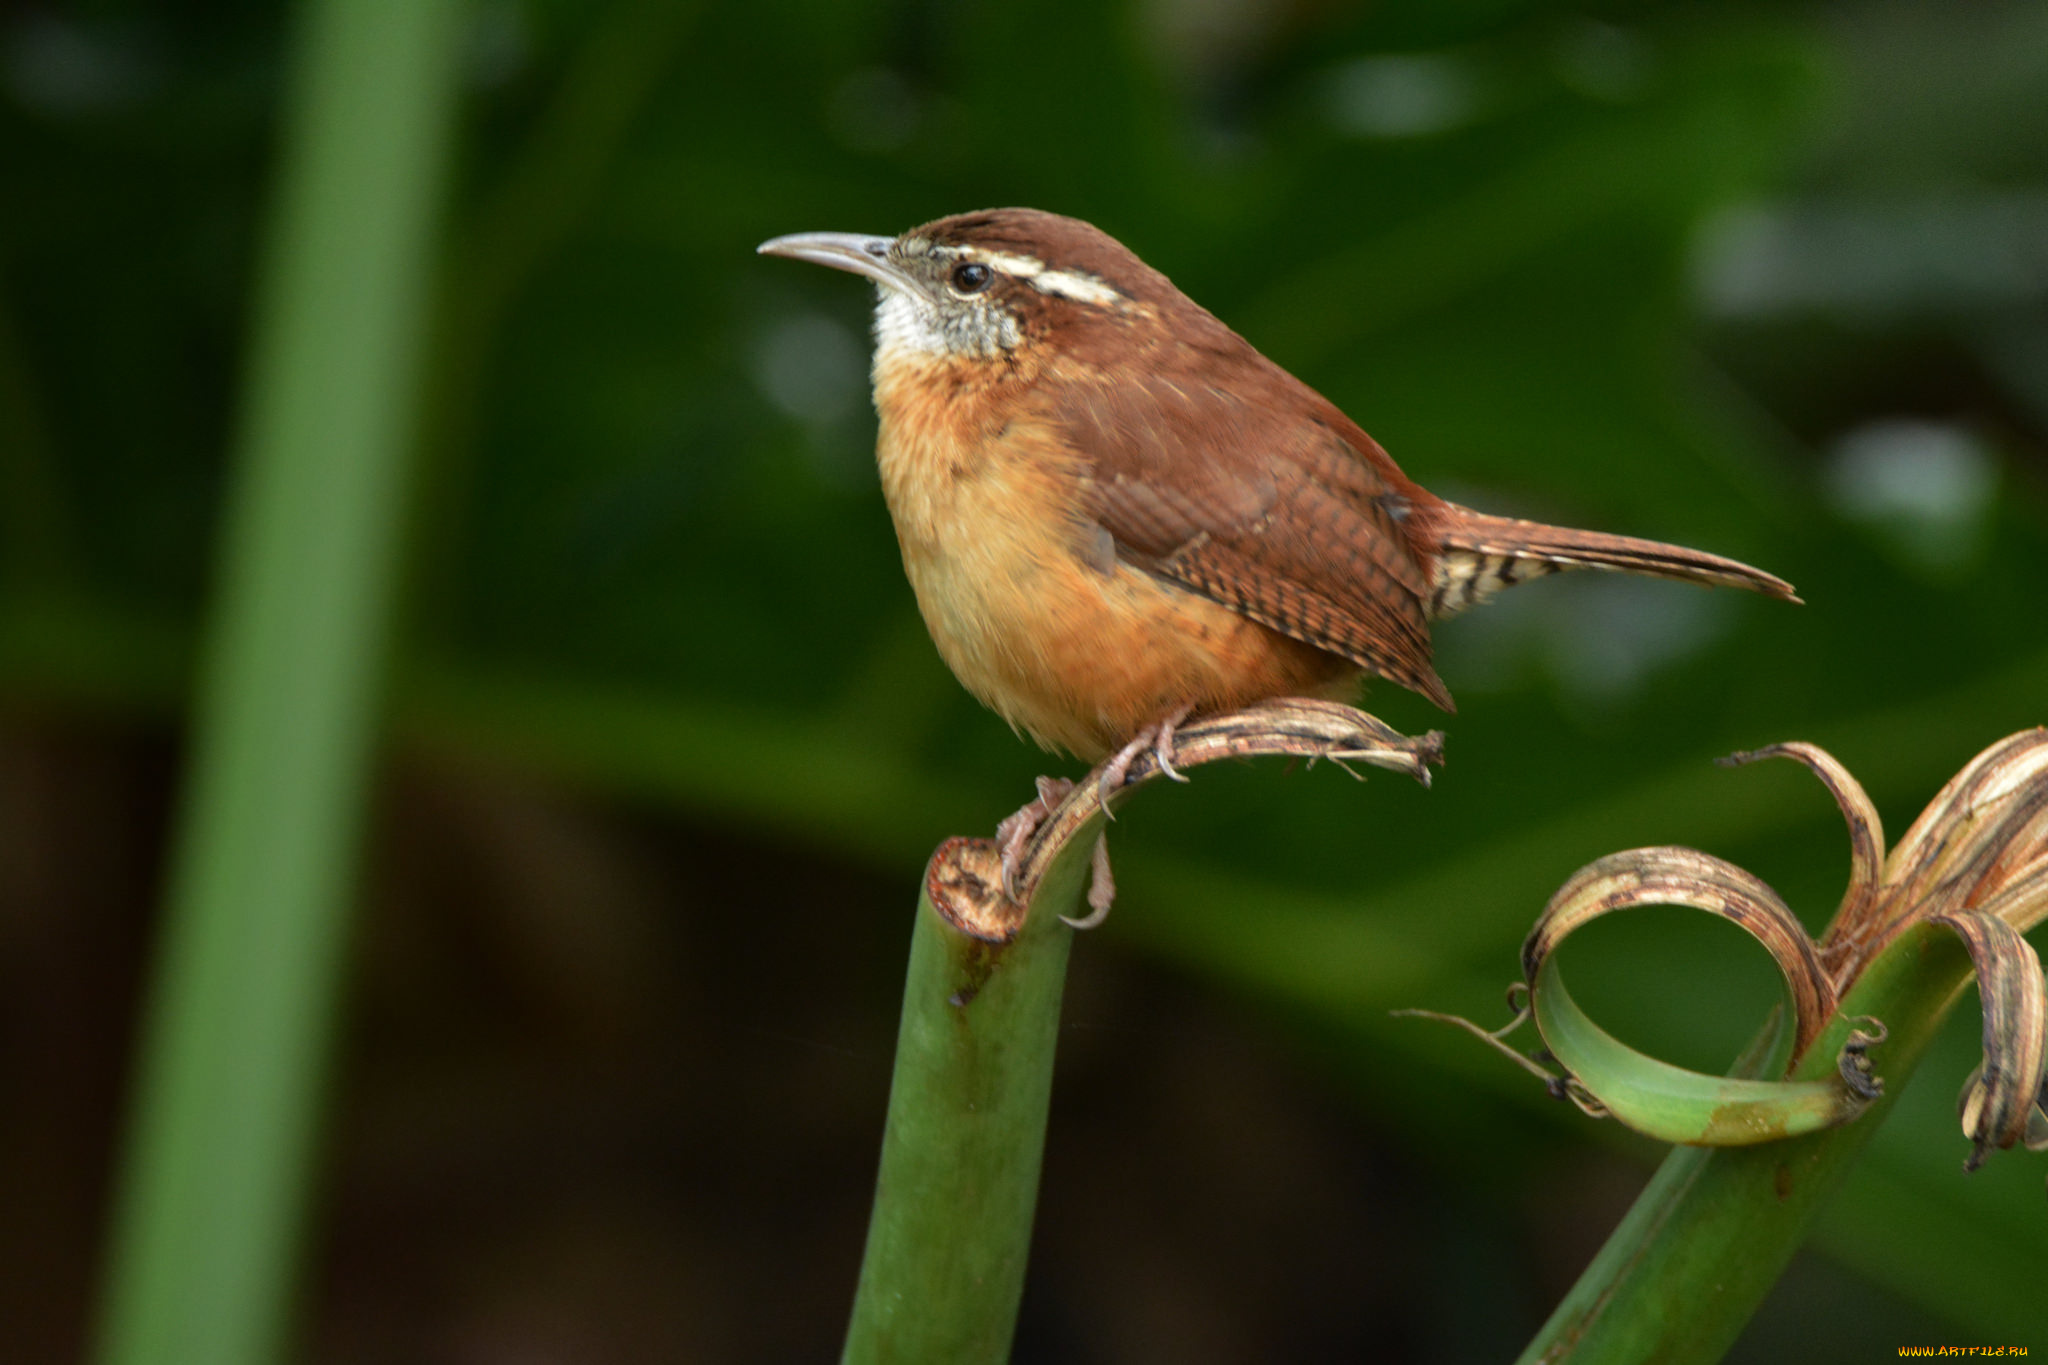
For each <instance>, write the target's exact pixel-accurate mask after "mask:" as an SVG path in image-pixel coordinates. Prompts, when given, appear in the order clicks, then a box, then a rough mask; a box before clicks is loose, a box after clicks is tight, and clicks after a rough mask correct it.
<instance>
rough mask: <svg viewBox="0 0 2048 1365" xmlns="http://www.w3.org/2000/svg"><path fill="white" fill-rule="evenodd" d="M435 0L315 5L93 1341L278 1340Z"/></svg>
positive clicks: (370, 612) (398, 500)
mask: <svg viewBox="0 0 2048 1365" xmlns="http://www.w3.org/2000/svg"><path fill="white" fill-rule="evenodd" d="M460 18H461V7H460V6H459V5H458V4H457V3H456V0H313V2H312V3H310V4H309V5H308V7H307V9H306V10H305V12H304V13H303V15H302V16H301V27H300V30H299V38H300V47H299V51H298V66H297V80H296V84H295V86H294V93H293V98H292V107H291V109H290V111H289V115H288V117H287V119H286V121H285V125H284V137H283V141H282V145H281V148H280V166H281V168H282V169H281V177H280V184H279V188H278V197H277V203H276V208H275V210H274V213H275V216H274V219H273V221H272V223H271V228H270V236H269V240H268V243H267V255H266V258H265V262H264V272H263V275H262V278H261V284H260V293H259V299H258V303H259V307H258V312H257V316H256V320H255V329H254V333H253V338H252V343H253V344H252V351H251V358H250V373H249V380H248V390H247V394H246V398H245V408H244V413H243V423H242V428H241V432H240V440H239V448H238V456H237V465H236V478H235V485H234V490H233V497H232V501H231V505H230V507H229V509H228V516H227V521H226V528H225V541H224V544H223V547H222V556H221V560H220V570H219V572H220V578H219V588H218V596H217V601H216V605H215V607H214V614H213V620H212V623H211V633H210V638H209V641H208V648H207V652H206V656H205V659H204V671H203V676H202V681H201V684H200V694H199V697H198V700H197V715H196V717H195V725H194V745H193V749H192V761H191V770H190V771H191V776H190V779H189V782H188V789H187V792H186V795H185V800H184V805H183V808H182V811H181V818H180V827H179V830H178V836H177V841H176V845H175V851H174V863H173V866H172V870H171V876H170V885H169V890H168V899H167V904H166V916H167V918H166V920H165V924H164V928H163V938H162V946H161V949H160V952H159V955H158V959H157V962H156V966H155V979H154V981H153V983H152V994H151V998H150V1008H149V1013H148V1017H147V1019H146V1021H145V1027H146V1032H145V1037H144V1040H143V1046H142V1050H141V1057H140V1068H139V1071H138V1078H137V1098H136V1101H135V1106H136V1107H135V1114H134V1119H133V1122H134V1128H133V1131H132V1133H131V1136H130V1142H129V1147H128V1151H127V1156H126V1160H127V1165H126V1169H125V1171H124V1172H123V1188H122V1192H121V1198H120V1203H119V1206H118V1209H117V1213H116V1222H115V1226H114V1229H113V1237H112V1246H111V1260H110V1270H109V1280H108V1284H107V1288H106V1298H105V1303H104V1318H103V1321H102V1323H101V1325H100V1326H101V1333H100V1340H99V1343H98V1358H99V1359H100V1360H102V1361H105V1362H116V1363H118V1365H142V1362H167V1363H168V1362H187V1361H204V1362H207V1365H256V1362H261V1361H267V1360H272V1359H275V1358H277V1357H278V1356H279V1355H280V1354H281V1350H282V1343H283V1338H284V1329H285V1320H286V1307H287V1303H288V1299H289V1296H290V1292H291V1288H292V1282H293V1278H294V1269H295V1265H296V1262H297V1256H296V1254H295V1251H296V1246H297V1243H298V1241H299V1238H300V1230H301V1226H302V1224H303V1223H304V1221H305V1220H304V1213H305V1208H306V1203H307V1192H308V1188H309V1184H310V1182H309V1179H308V1177H309V1172H310V1166H311V1158H312V1152H313V1146H314V1136H315V1132H316V1111H317V1108H318V1101H319V1096H320V1089H321V1085H320V1081H321V1074H322V1070H323V1066H322V1062H323V1058H324V1055H325V1053H326V1050H327V1041H328V1036H329V1033H330V1031H331V1029H330V1024H331V1019H332V1015H333V1012H334V1002H335V999H336V994H337V991H336V986H337V983H338V979H339V977H340V974H341V968H342V962H343V956H344V949H345V938H346V935H345V933H344V925H345V919H346V910H347V905H348V899H349V889H350V881H351V872H352V864H353V861H354V857H355V850H356V845H357V840H358V831H359V827H360V825H361V820H362V809H363V805H364V792H365V786H366V783H367V778H368V769H369V761H370V757H371V751H372V748H373V743H374V739H375V731H376V722H377V712H378V697H379V691H380V688H379V682H380V679H381V675H382V672H383V668H382V659H383V654H384V637H385V634H386V622H387V619H388V617H389V615H390V605H391V603H390V599H391V596H392V579H393V574H392V568H393V563H394V557H395V551H396V549H397V539H398V532H399V528H400V525H401V522H402V520H403V518H402V516H401V511H402V503H403V501H404V498H403V492H404V483H405V461H404V455H405V444H406V437H407V434H408V433H409V432H410V431H411V429H412V423H413V411H412V410H413V406H414V400H413V379H414V374H415V372H416V370H417V368H418V351H419V346H418V338H419V335H420V331H421V322H422V317H423V312H424V304H425V300H426V296H427V293H428V282H429V269H428V263H429V261H430V260H431V258H432V254H433V253H432V233H433V227H434V216H435V209H436V203H437V200H438V198H439V195H440V189H441V185H442V181H443V179H444V174H443V171H444V162H445V158H446V150H447V144H448V142H449V136H450V132H451V128H452V121H453V114H454V104H455V93H456V84H457V80H458V74H459V73H458V64H457V55H458V46H459V38H460Z"/></svg>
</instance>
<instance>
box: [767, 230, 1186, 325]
mask: <svg viewBox="0 0 2048 1365" xmlns="http://www.w3.org/2000/svg"><path fill="white" fill-rule="evenodd" d="M757 250H758V251H760V252H761V253H762V254H763V255H768V256H789V257H792V258H794V259H796V260H800V261H814V262H816V263H817V264H819V265H829V266H832V267H834V268H835V269H838V270H850V271H852V272H853V273H855V274H857V275H866V276H867V277H868V278H869V279H872V280H874V281H875V283H876V284H877V285H878V286H880V298H879V299H878V301H877V303H876V305H875V344H876V349H877V351H878V353H880V354H883V355H886V354H889V353H892V352H895V353H900V352H906V351H907V352H911V353H923V354H926V355H930V356H934V357H941V356H951V357H958V358H963V359H966V358H980V359H993V358H996V357H999V356H1001V355H1004V354H1005V353H1009V352H1013V351H1015V350H1017V349H1018V348H1019V347H1022V346H1029V345H1031V344H1033V343H1034V342H1039V341H1043V340H1045V339H1046V338H1048V337H1052V336H1058V335H1061V334H1063V333H1071V332H1075V331H1080V332H1087V331H1092V330H1094V328H1095V327H1096V326H1098V325H1100V324H1102V323H1105V322H1122V323H1132V322H1139V321H1142V320H1144V319H1148V318H1154V317H1157V315H1158V308H1159V306H1160V305H1162V304H1165V303H1167V302H1168V301H1169V300H1177V301H1181V302H1185V299H1184V297H1183V296H1182V295H1181V294H1180V292H1179V291H1178V290H1176V289H1175V288H1174V287H1173V285H1172V284H1171V282H1169V281H1168V280H1167V278H1166V277H1165V276H1164V275H1161V274H1160V273H1159V272H1158V271H1156V270H1154V269H1152V268H1151V267H1150V266H1148V265H1146V264H1145V263H1144V262H1143V261H1141V260H1139V259H1138V258H1137V257H1136V256H1135V255H1133V254H1132V253H1131V251H1130V250H1129V249H1128V248H1126V247H1125V246H1124V245H1123V244H1122V243H1120V242H1118V241H1117V240H1116V239H1115V238H1114V237H1111V236H1110V235H1109V234H1108V233H1106V232H1104V231H1102V230H1101V229H1100V228H1097V227H1094V226H1091V225H1090V224H1088V223H1084V222H1082V221H1081V220H1080V219H1078V218H1063V217H1061V216H1060V215H1058V214H1055V213H1043V212H1040V211H1039V210H1037V209H1017V208H1010V209H983V210H981V211H979V212H976V213H961V214H955V215H954V216H953V217H950V218H940V219H938V220H937V221H935V222H930V223H926V224H925V225H923V226H922V227H914V228H912V229H910V231H908V232H906V233H904V234H902V235H901V236H900V237H865V236H861V235H860V234H858V233H851V232H798V233H792V234H791V235H789V236H787V237H777V238H774V239H773V240H771V241H766V242H763V243H761V245H760V246H759V247H758V248H757ZM1190 306H1192V305H1190Z"/></svg>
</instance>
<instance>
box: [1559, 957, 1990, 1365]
mask: <svg viewBox="0 0 2048 1365" xmlns="http://www.w3.org/2000/svg"><path fill="white" fill-rule="evenodd" d="M1969 976H1970V959H1969V957H1968V956H1967V955H1966V954H1965V953H1964V951H1963V949H1962V947H1961V946H1960V944H1959V943H1958V941H1957V940H1956V938H1955V937H1954V935H1953V934H1951V933H1949V932H1948V931H1946V930H1943V929H1939V928H1936V927H1934V926H1931V925H1922V926H1920V927H1918V928H1915V929H1912V930H1909V931H1907V932H1906V933H1905V934H1903V935H1902V936H1901V937H1900V938H1899V939H1898V941H1896V942H1894V943H1893V944H1892V945H1891V946H1890V947H1889V948H1888V949H1887V950H1886V951H1885V952H1884V954H1883V955H1881V956H1880V957H1879V958H1877V959H1876V960H1875V961H1874V962H1872V963H1871V965H1870V966H1869V968H1868V969H1866V970H1865V972H1864V973H1863V976H1862V978H1861V979H1860V980H1859V981H1858V982H1857V983H1856V985H1855V986H1854V987H1853V988H1852V989H1851V990H1850V991H1849V993H1848V995H1847V996H1846V997H1845V998H1844V999H1843V1001H1842V1004H1841V1009H1840V1012H1839V1014H1838V1015H1837V1016H1836V1019H1835V1022H1834V1024H1833V1025H1832V1026H1831V1027H1830V1029H1829V1030H1828V1031H1827V1032H1825V1033H1824V1034H1822V1035H1821V1037H1820V1038H1819V1040H1818V1041H1817V1042H1816V1043H1815V1044H1814V1046H1813V1047H1811V1048H1809V1049H1808V1050H1807V1052H1806V1053H1805V1055H1804V1058H1803V1059H1802V1061H1801V1063H1800V1065H1799V1066H1798V1067H1796V1068H1794V1070H1793V1072H1792V1077H1791V1078H1792V1079H1794V1080H1820V1079H1824V1078H1826V1077H1828V1076H1831V1075H1833V1074H1834V1071H1835V1067H1836V1060H1835V1059H1836V1057H1837V1055H1838V1054H1839V1053H1840V1051H1841V1047H1842V1044H1843V1042H1844V1041H1845V1039H1846V1038H1847V1036H1848V1032H1849V1029H1850V1026H1851V1025H1850V1022H1849V1021H1851V1020H1854V1019H1857V1018H1859V1017H1863V1016H1874V1017H1876V1018H1879V1019H1882V1020H1883V1021H1884V1022H1885V1025H1886V1028H1887V1030H1888V1031H1889V1036H1888V1037H1887V1039H1886V1041H1885V1042H1884V1043H1883V1044H1882V1045H1881V1046H1880V1047H1878V1048H1874V1049H1872V1051H1871V1058H1872V1061H1873V1063H1874V1064H1875V1066H1876V1069H1877V1071H1878V1072H1879V1074H1881V1075H1882V1076H1883V1077H1884V1081H1885V1095H1884V1097H1883V1098H1882V1099H1880V1100H1878V1101H1877V1102H1876V1103H1874V1104H1873V1105H1871V1107H1870V1108H1869V1109H1868V1110H1866V1111H1864V1113H1863V1114H1862V1115H1861V1116H1860V1117H1859V1118H1857V1119H1856V1120H1855V1121H1854V1122H1853V1123H1849V1124H1846V1125H1844V1126H1843V1127H1840V1128H1832V1129H1828V1130H1827V1131H1825V1132H1819V1133H1813V1134H1809V1135H1807V1136H1805V1137H1798V1138H1791V1139H1788V1140H1786V1141H1783V1142H1770V1143H1763V1144H1760V1145H1757V1146H1752V1147H1721V1148H1708V1147H1678V1148H1674V1149H1673V1150H1672V1152H1671V1155H1670V1156H1668V1157H1666V1158H1665V1160H1664V1164H1663V1165H1662V1166H1660V1167H1659V1168H1658V1169H1657V1173H1656V1175H1654V1176H1653V1177H1651V1180H1650V1183H1649V1185H1648V1187H1647V1188H1645V1189H1644V1191H1643V1193H1642V1195H1641V1196H1640V1197H1638V1198H1637V1200H1636V1202H1635V1205H1634V1207H1632V1208H1631V1209H1630V1210H1629V1212H1628V1215H1627V1216H1626V1217H1625V1218H1624V1219H1623V1220H1622V1222H1621V1225H1620V1226H1619V1227H1617V1228H1616V1229H1615V1230H1614V1234H1613V1235H1612V1236H1611V1237H1609V1238H1608V1240H1607V1244H1606V1246H1604V1247H1602V1248H1601V1250H1600V1254H1599V1255H1597V1256H1595V1257H1594V1258H1593V1263H1592V1264H1591V1265H1590V1266H1588V1267H1587V1268H1586V1271H1585V1273H1584V1274H1583V1275H1581V1276H1580V1277H1579V1281H1578V1283H1577V1284H1576V1285H1574V1286H1573V1287H1572V1290H1571V1293H1569V1294H1568V1295H1566V1296H1565V1300H1564V1302H1563V1303H1561V1304H1559V1305H1558V1308H1557V1311H1556V1312H1555V1313H1553V1314H1551V1316H1550V1320H1549V1321H1548V1322H1546V1323H1545V1324H1544V1325H1543V1328H1542V1330H1541V1331H1539V1332H1538V1333H1537V1334H1536V1338H1535V1340H1534V1341H1532V1342H1531V1343H1530V1344H1529V1347H1528V1349H1527V1350H1526V1351H1524V1352H1523V1353H1522V1356H1521V1365H1538V1363H1539V1362H1540V1363H1541V1365H1551V1362H1560V1361H1569V1362H1571V1365H1640V1363H1641V1362H1644V1361H1656V1362H1658V1365H1710V1363H1711V1362H1713V1361H1717V1360H1719V1359H1720V1358H1721V1357H1722V1356H1723V1355H1724V1354H1725V1353H1726V1352H1727V1350H1728V1348H1729V1347H1730V1346H1731V1345H1733V1344H1734V1342H1735V1339H1736V1337H1737V1336H1739V1335H1740V1334H1741V1332H1742V1329H1743V1327H1744V1326H1746V1325H1747V1324H1748V1322H1749V1319H1750V1317H1751V1315H1752V1314H1754V1313H1755V1311H1756V1309H1757V1306H1758V1305H1759V1304H1760V1303H1762V1302H1763V1298H1764V1296H1765V1294H1767V1293H1769V1292H1770V1288H1771V1286H1772V1285H1773V1284H1775V1283H1776V1282H1777V1279H1778V1276H1779V1275H1780V1274H1781V1273H1782V1272H1783V1271H1784V1268H1785V1265H1786V1263H1787V1262H1788V1261H1790V1260H1791V1259H1792V1255H1793V1253H1794V1252H1796V1251H1797V1250H1798V1249H1799V1247H1800V1244H1801V1243H1802V1242H1803V1241H1804V1240H1805V1238H1806V1231H1807V1227H1808V1225H1809V1224H1810V1223H1811V1222H1812V1220H1813V1217H1814V1215H1815V1214H1816V1213H1818V1212H1819V1210H1820V1207H1821V1205H1822V1204H1823V1203H1824V1202H1825V1201H1826V1199H1827V1197H1828V1195H1829V1194H1830V1193H1832V1192H1833V1191H1834V1189H1835V1188H1836V1186H1837V1185H1839V1184H1840V1183H1841V1180H1842V1177H1843V1176H1844V1175H1846V1174H1847V1173H1848V1171H1849V1169H1850V1167H1851V1166H1852V1165H1854V1163H1855V1161H1856V1158H1857V1156H1858V1155H1859V1154H1860V1153H1861V1152H1862V1150H1863V1148H1864V1146H1865V1145H1866V1144H1867V1143H1868V1142H1869V1141H1870V1139H1871V1138H1872V1137H1873V1136H1875V1135H1876V1133H1877V1130H1878V1128H1879V1127H1880V1126H1882V1124H1883V1122H1884V1118H1885V1114H1886V1113H1887V1112H1888V1111H1889V1110H1890V1107H1891V1105H1892V1103H1893V1101H1894V1100H1895V1099H1896V1098H1897V1096H1898V1095H1899V1093H1900V1092H1901V1091H1902V1090H1904V1089H1905V1085H1906V1081H1907V1079H1908V1078H1909V1077H1910V1076H1911V1075H1912V1073H1913V1068H1914V1067H1915V1066H1916V1065H1917V1064H1918V1062H1919V1060H1920V1057H1921V1054H1922V1053H1924V1052H1925V1051H1926V1049H1927V1045H1928V1044H1929V1043H1930V1042H1931V1041H1932V1040H1933V1038H1934V1035H1935V1033H1936V1032H1937V1031H1938V1030H1939V1028H1940V1026H1941V1022H1942V1020H1943V1019H1944V1018H1945V1017H1946V1016H1947V1014H1948V1010H1949V1007H1950V1006H1951V1005H1953V1004H1954V1003H1955V1001H1956V998H1957V996H1958V994H1959V992H1960V991H1961V989H1962V987H1963V986H1964V985H1965V984H1966V983H1967V982H1968V980H1969Z"/></svg>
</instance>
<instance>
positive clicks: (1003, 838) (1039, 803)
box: [996, 777, 1074, 905]
mask: <svg viewBox="0 0 2048 1365" xmlns="http://www.w3.org/2000/svg"><path fill="white" fill-rule="evenodd" d="M1037 786H1038V795H1037V797H1036V798H1034V799H1033V800H1031V801H1030V802H1028V803H1026V804H1025V805H1023V806H1020V807H1018V808H1017V809H1016V810H1015V811H1012V812H1011V813H1010V814H1009V815H1007V816H1005V817H1004V818H1003V822H1002V823H1001V824H999V825H997V826H996V846H997V847H998V848H999V849H1001V851H1002V855H1003V895H1004V896H1005V897H1006V898H1007V899H1009V900H1010V901H1011V902H1013V903H1015V904H1020V905H1021V904H1022V903H1023V902H1021V901H1019V900H1018V899H1017V871H1018V868H1019V866H1020V865H1021V864H1022V862H1023V860H1024V849H1025V846H1026V845H1028V844H1029V843H1030V842H1031V836H1032V835H1034V834H1036V833H1037V832H1038V827H1039V826H1040V825H1042V824H1044V823H1045V821H1046V817H1048V816H1050V815H1051V814H1052V813H1053V812H1054V811H1055V810H1057V809H1059V804H1060V802H1062V801H1064V800H1066V799H1067V795H1068V794H1069V793H1070V792H1072V791H1073V790H1074V784H1073V783H1072V782H1069V781H1068V780H1067V779H1066V778H1064V777H1040V778H1038V779H1037Z"/></svg>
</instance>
